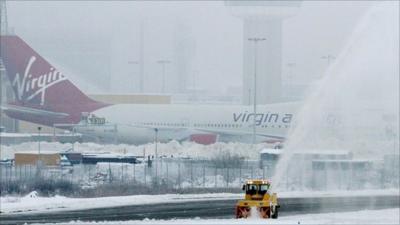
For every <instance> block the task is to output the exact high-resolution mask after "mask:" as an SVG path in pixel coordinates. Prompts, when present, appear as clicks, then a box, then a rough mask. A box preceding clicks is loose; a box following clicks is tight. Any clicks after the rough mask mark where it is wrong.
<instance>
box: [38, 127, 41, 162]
mask: <svg viewBox="0 0 400 225" xmlns="http://www.w3.org/2000/svg"><path fill="white" fill-rule="evenodd" d="M37 129H38V162H37V165H39V164H41V161H40V131H41V130H42V127H38V128H37Z"/></svg>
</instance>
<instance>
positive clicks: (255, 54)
mask: <svg viewBox="0 0 400 225" xmlns="http://www.w3.org/2000/svg"><path fill="white" fill-rule="evenodd" d="M248 40H249V41H253V42H254V91H253V92H254V93H253V97H254V99H253V112H254V116H253V144H255V143H256V133H257V130H256V123H257V118H256V117H257V44H258V42H260V41H265V40H266V39H265V38H258V37H253V38H249V39H248Z"/></svg>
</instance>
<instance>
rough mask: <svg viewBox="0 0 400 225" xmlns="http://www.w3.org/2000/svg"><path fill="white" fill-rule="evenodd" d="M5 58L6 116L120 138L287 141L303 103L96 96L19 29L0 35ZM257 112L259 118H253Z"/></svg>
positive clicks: (124, 140)
mask: <svg viewBox="0 0 400 225" xmlns="http://www.w3.org/2000/svg"><path fill="white" fill-rule="evenodd" d="M0 45H1V48H0V53H1V55H0V58H1V59H2V61H3V64H4V67H5V70H6V74H7V76H8V78H9V79H10V81H11V86H12V88H13V91H14V94H15V99H16V100H15V101H14V102H10V103H7V105H3V106H1V108H2V110H3V111H4V112H5V113H6V115H7V116H9V117H11V118H14V119H18V120H23V121H28V122H32V123H36V124H41V125H45V126H51V127H60V128H64V129H69V130H73V131H75V132H78V133H81V134H83V135H87V136H89V137H96V138H97V139H98V140H114V141H117V142H119V143H132V144H143V143H149V142H153V141H154V140H155V138H157V141H159V142H168V141H171V140H177V141H185V140H192V141H195V142H199V143H203V144H209V143H214V142H216V141H232V140H235V141H244V142H250V141H251V140H252V137H253V127H254V124H256V141H257V142H265V141H278V142H282V141H284V139H285V135H286V133H287V131H288V129H289V127H290V125H291V123H292V121H293V117H294V115H295V114H294V113H295V112H296V109H297V108H298V107H297V104H298V103H276V104H269V105H259V106H258V111H257V113H256V115H255V114H254V113H253V108H252V106H244V105H188V104H109V103H104V102H99V101H95V100H93V99H91V98H89V97H88V96H87V95H85V94H84V93H83V92H82V91H81V90H79V89H78V88H77V87H76V86H75V85H74V84H73V83H72V82H71V81H70V80H68V78H67V77H66V76H65V75H64V74H63V73H62V72H60V71H58V70H57V69H56V68H55V67H54V66H52V65H51V64H50V63H49V62H48V61H47V60H45V59H44V58H43V57H42V56H40V55H39V54H38V53H37V52H35V51H34V50H33V49H32V48H31V47H30V46H29V45H28V44H27V43H25V42H24V41H23V40H22V39H21V38H20V37H18V36H16V35H4V36H0ZM254 117H255V122H254Z"/></svg>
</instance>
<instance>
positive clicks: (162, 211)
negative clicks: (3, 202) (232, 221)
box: [0, 195, 400, 224]
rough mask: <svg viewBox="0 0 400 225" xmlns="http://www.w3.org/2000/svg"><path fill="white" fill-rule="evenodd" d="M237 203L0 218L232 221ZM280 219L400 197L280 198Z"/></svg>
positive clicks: (389, 203)
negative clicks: (281, 217)
mask: <svg viewBox="0 0 400 225" xmlns="http://www.w3.org/2000/svg"><path fill="white" fill-rule="evenodd" d="M236 201H237V200H232V199H231V200H212V201H189V202H180V203H163V204H146V205H133V206H122V207H112V208H98V209H88V210H79V211H62V212H51V213H35V214H29V213H23V214H18V213H17V214H8V215H0V223H1V224H24V223H57V222H69V221H72V220H75V221H76V220H80V221H124V220H142V219H145V218H149V219H174V218H195V217H199V218H204V219H207V218H210V219H211V218H233V217H234V206H235V203H236ZM279 203H280V205H281V208H280V212H279V215H280V216H288V215H294V214H302V213H325V212H347V211H356V210H364V209H385V208H394V207H400V197H399V195H387V196H356V197H312V198H281V199H279Z"/></svg>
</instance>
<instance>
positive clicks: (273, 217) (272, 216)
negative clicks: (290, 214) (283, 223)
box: [271, 208, 278, 219]
mask: <svg viewBox="0 0 400 225" xmlns="http://www.w3.org/2000/svg"><path fill="white" fill-rule="evenodd" d="M271 218H272V219H278V208H275V211H274V212H273V213H272V215H271Z"/></svg>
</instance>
